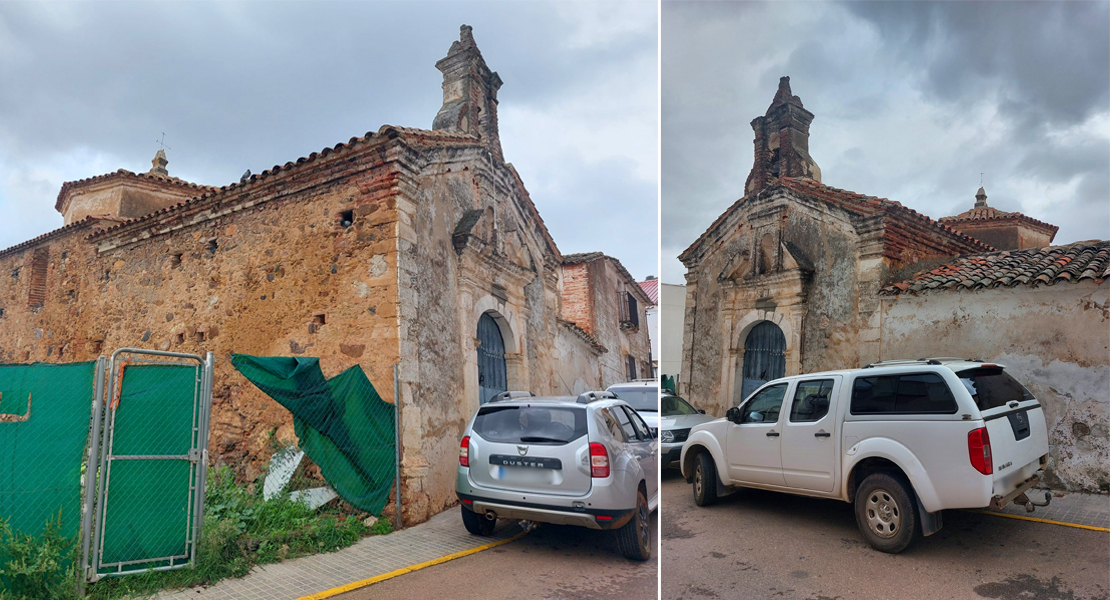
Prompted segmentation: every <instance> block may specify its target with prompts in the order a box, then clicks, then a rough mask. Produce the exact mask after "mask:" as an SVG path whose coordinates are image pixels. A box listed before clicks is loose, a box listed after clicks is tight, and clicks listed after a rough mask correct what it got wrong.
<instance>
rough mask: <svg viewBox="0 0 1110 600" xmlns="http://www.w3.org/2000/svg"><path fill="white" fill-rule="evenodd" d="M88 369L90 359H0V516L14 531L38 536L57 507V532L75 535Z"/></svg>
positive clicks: (89, 396) (88, 411) (88, 406)
mask: <svg viewBox="0 0 1110 600" xmlns="http://www.w3.org/2000/svg"><path fill="white" fill-rule="evenodd" d="M95 372H96V363H95V362H80V363H70V364H65V365H51V364H39V363H35V364H31V365H0V415H5V416H3V417H0V519H5V520H7V521H8V524H9V526H10V527H11V528H12V530H13V531H20V532H22V533H26V534H30V535H39V534H41V533H42V530H43V528H44V526H45V525H46V522H47V520H48V519H57V518H58V515H59V511H60V513H61V521H62V533H63V534H64V535H66V536H73V535H76V534H77V530H78V527H79V525H80V520H81V463H82V462H83V460H84V457H85V450H86V446H87V442H88V435H89V422H90V420H91V417H92V402H93V377H94V374H95ZM24 417H26V420H22V419H23V418H24Z"/></svg>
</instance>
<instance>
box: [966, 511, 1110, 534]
mask: <svg viewBox="0 0 1110 600" xmlns="http://www.w3.org/2000/svg"><path fill="white" fill-rule="evenodd" d="M967 512H974V513H979V514H983V515H993V516H995V517H1006V518H1007V519H1020V520H1022V521H1034V522H1037V523H1048V524H1050V525H1063V526H1064V527H1075V528H1077V529H1090V530H1091V531H1105V532H1110V529H1107V528H1105V527H1095V526H1093V525H1080V524H1079V523H1065V522H1063V521H1050V520H1048V519H1038V518H1036V517H1026V516H1022V515H1011V514H1008V513H1000V512H994V511H990V510H969V511H967Z"/></svg>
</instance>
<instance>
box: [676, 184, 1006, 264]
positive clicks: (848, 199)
mask: <svg viewBox="0 0 1110 600" xmlns="http://www.w3.org/2000/svg"><path fill="white" fill-rule="evenodd" d="M776 187H784V188H788V189H791V190H794V191H797V192H800V193H802V194H805V195H807V196H811V197H815V198H818V199H821V200H825V201H827V202H830V203H832V204H834V205H837V206H840V207H842V208H844V209H846V210H850V211H852V212H855V213H859V214H864V215H873V214H879V213H882V212H886V213H888V214H892V215H896V216H898V217H899V218H902V219H907V220H911V221H918V222H920V223H921V224H923V225H925V226H926V227H930V228H932V229H934V230H936V231H938V232H941V233H943V234H946V235H949V236H952V237H953V238H956V239H957V240H959V241H960V242H962V243H964V244H969V245H971V246H974V247H976V248H978V249H981V250H993V249H994V248H993V247H992V246H989V245H987V244H984V243H983V242H981V241H979V240H977V239H975V238H973V237H970V236H967V235H964V234H962V233H960V232H959V231H957V230H955V229H953V228H952V227H948V226H946V225H944V224H942V223H939V222H937V221H934V220H933V219H930V218H929V217H927V216H925V215H923V214H921V213H919V212H917V211H916V210H913V209H912V208H907V207H905V206H902V203H901V202H897V201H894V200H888V199H886V198H878V197H875V196H865V195H864V194H858V193H856V192H851V191H848V190H842V189H839V188H834V187H832V186H829V185H825V184H823V183H820V182H818V181H815V180H813V179H809V178H807V177H780V178H778V179H777V180H776V183H775V184H774V185H772V186H769V187H766V188H764V189H763V190H760V191H759V192H757V193H758V194H762V193H765V192H767V191H768V190H773V189H774V188H776ZM748 197H749V196H744V197H743V198H740V199H739V200H737V201H736V202H735V203H733V205H732V206H730V207H729V208H728V210H726V211H725V212H723V213H721V216H719V217H717V220H716V221H714V222H713V224H712V225H710V226H709V228H708V229H706V230H705V232H704V233H702V234H701V236H699V237H698V239H697V240H696V241H695V242H694V243H693V244H690V247H689V248H687V249H686V250H683V251H682V254H680V255H679V256H678V258H679V259H680V260H684V259H685V258H686V257H687V256H689V255H690V254H692V253H693V252H694V250H695V249H696V248H698V247H699V246H700V245H701V243H702V242H703V241H704V240H705V239H706V238H707V237H708V236H709V234H710V232H712V231H713V230H715V229H716V228H717V227H719V226H720V225H721V224H722V223H724V221H725V219H726V218H727V217H728V216H729V215H730V214H732V213H733V211H735V210H736V208H737V207H739V206H740V204H741V203H743V202H744V200H746V199H748Z"/></svg>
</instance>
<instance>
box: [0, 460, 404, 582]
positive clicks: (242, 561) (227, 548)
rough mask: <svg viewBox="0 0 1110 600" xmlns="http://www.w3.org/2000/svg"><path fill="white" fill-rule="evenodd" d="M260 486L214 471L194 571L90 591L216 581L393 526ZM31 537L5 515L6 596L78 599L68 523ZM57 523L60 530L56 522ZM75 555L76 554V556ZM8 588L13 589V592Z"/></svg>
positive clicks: (0, 545)
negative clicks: (65, 531) (314, 506)
mask: <svg viewBox="0 0 1110 600" xmlns="http://www.w3.org/2000/svg"><path fill="white" fill-rule="evenodd" d="M254 487H256V488H257V489H258V490H259V491H256V492H253V493H252V492H251V491H248V489H247V487H244V486H240V485H236V483H235V477H234V474H233V473H232V472H231V470H230V469H228V468H226V467H225V468H222V469H210V470H209V475H208V488H207V494H206V500H205V518H204V532H203V535H202V537H201V541H200V545H199V546H198V548H197V563H196V566H195V567H194V568H192V569H188V568H185V569H178V570H174V571H160V572H148V573H142V574H138V575H129V576H124V577H108V578H105V579H102V580H100V581H98V582H97V583H95V584H90V585H89V588H88V591H87V593H88V597H89V598H95V599H109V598H112V599H115V598H123V597H127V596H132V597H138V598H145V597H150V596H153V595H154V594H155V593H157V592H158V591H160V590H162V589H167V588H178V587H190V586H195V585H210V584H213V583H215V582H217V581H219V580H221V579H226V578H228V577H242V576H243V575H246V574H247V572H248V571H250V569H251V567H253V566H254V565H259V564H266V563H273V562H279V561H281V560H283V559H286V558H295V557H298V556H305V555H308V554H316V553H320V552H332V551H334V550H339V549H340V548H345V547H347V546H350V545H351V544H353V543H355V542H356V541H358V539H359V538H360V537H362V536H364V535H368V534H370V535H381V534H386V533H389V532H390V531H392V530H393V528H392V526H391V525H390V523H389V522H388V521H386V520H384V519H380V520H378V521H377V522H376V523H375V524H374V526H373V527H367V526H366V525H365V524H364V523H363V519H364V518H365V517H366V516H369V515H367V514H365V513H361V511H358V510H356V509H353V508H351V507H350V506H347V505H343V506H342V507H341V508H335V507H332V506H331V505H329V506H326V507H323V508H321V509H319V510H315V511H313V510H309V509H308V508H307V507H306V506H305V505H304V504H302V503H300V502H296V501H293V500H290V499H289V497H288V496H286V495H282V496H279V497H277V498H274V499H272V500H263V499H262V497H261V492H260V490H261V486H254ZM51 523H52V525H51V524H48V526H47V528H46V533H45V534H44V535H43V536H41V537H35V538H31V537H29V536H22V535H20V534H18V533H16V534H13V533H12V532H10V531H9V530H8V529H7V526H6V524H5V523H4V522H3V521H0V557H6V559H5V562H3V563H0V600H23V599H28V600H30V599H34V600H73V599H74V598H76V595H75V591H74V587H75V582H76V581H77V569H76V567H75V566H74V565H76V564H77V562H78V561H77V558H76V556H77V549H76V540H75V539H73V538H64V537H62V536H61V535H60V534H59V530H60V523H54V522H53V521H52V522H51ZM51 527H53V528H51ZM68 557H72V558H68ZM5 590H8V591H5Z"/></svg>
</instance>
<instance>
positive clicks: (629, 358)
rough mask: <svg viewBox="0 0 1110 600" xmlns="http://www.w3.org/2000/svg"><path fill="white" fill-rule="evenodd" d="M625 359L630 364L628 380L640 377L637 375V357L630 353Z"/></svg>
mask: <svg viewBox="0 0 1110 600" xmlns="http://www.w3.org/2000/svg"><path fill="white" fill-rule="evenodd" d="M625 359H626V361H627V364H628V380H629V381H635V380H636V379H638V377H636V357H634V356H632V355H631V354H630V355H628V356H626V357H625Z"/></svg>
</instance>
